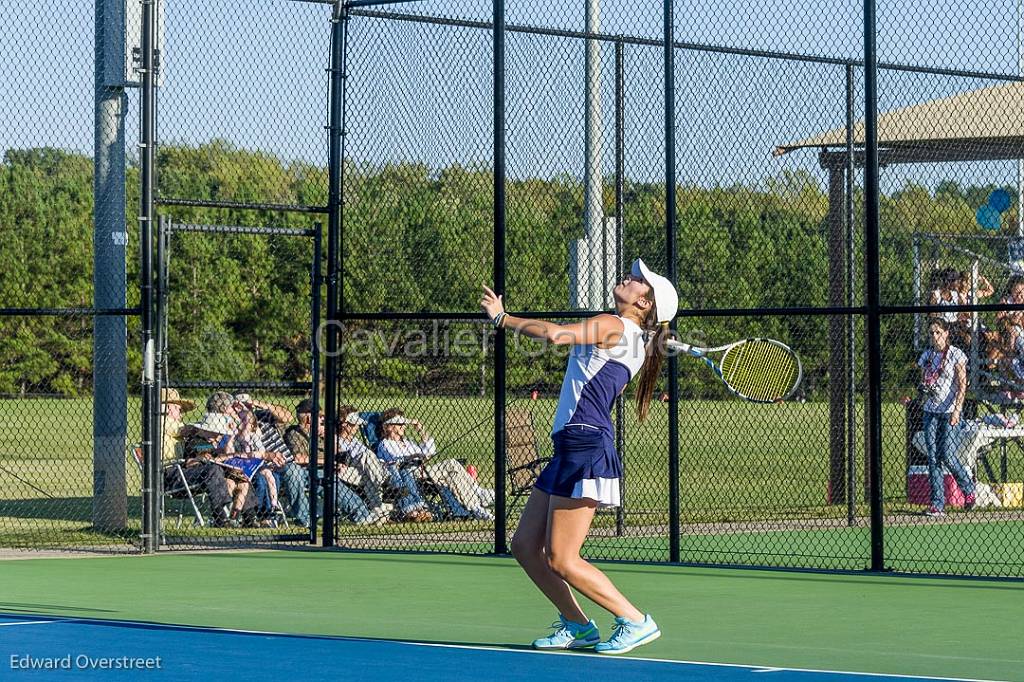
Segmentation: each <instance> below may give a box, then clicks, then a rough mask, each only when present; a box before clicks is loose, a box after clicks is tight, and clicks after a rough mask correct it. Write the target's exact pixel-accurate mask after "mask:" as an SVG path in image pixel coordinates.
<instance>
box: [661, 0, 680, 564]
mask: <svg viewBox="0 0 1024 682" xmlns="http://www.w3.org/2000/svg"><path fill="white" fill-rule="evenodd" d="M673 2H674V0H664V18H663V24H664V25H663V26H662V29H663V33H664V41H665V45H664V47H665V55H664V61H665V254H666V258H667V260H668V262H667V263H666V276H667V277H668V279H669V281H671V282H672V283H673V284H676V281H677V280H676V84H675V72H676V64H675V47H674V45H673V40H674V39H675V13H674V9H675V8H674V7H673ZM675 328H676V322H675V321H674V320H673V321H672V329H673V330H675ZM678 370H679V359H678V358H677V357H676V356H675V355H674V354H673V355H671V356H670V357H669V359H668V477H669V489H668V490H669V497H668V513H669V561H679V537H680V518H679V377H678V374H677V373H678Z"/></svg>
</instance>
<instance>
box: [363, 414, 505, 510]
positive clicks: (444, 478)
mask: <svg viewBox="0 0 1024 682" xmlns="http://www.w3.org/2000/svg"><path fill="white" fill-rule="evenodd" d="M381 425H382V428H383V434H382V437H381V441H380V443H378V445H377V457H379V458H380V459H381V460H382V461H383V462H384V463H385V464H401V463H403V462H405V461H407V460H409V459H411V458H419V459H421V460H422V461H423V462H424V463H425V468H426V472H427V475H428V476H429V477H430V478H431V480H433V481H434V482H436V483H437V484H438V485H440V486H443V487H444V488H447V489H448V491H449V492H450V493H451V497H450V498H449V497H448V496H447V495H445V494H444V493H443V492H442V496H443V497H445V498H446V500H445V501H446V502H447V504H448V506H449V507H450V509H451V511H452V514H453V515H455V516H457V517H458V516H463V517H464V516H469V517H471V518H474V519H480V520H482V521H493V520H494V514H492V513H491V512H490V511H488V510H487V508H486V507H485V505H486V504H487V503H488V502H490V503H493V501H494V492H493V491H489V490H487V489H486V488H481V487H480V486H479V485H477V482H476V481H475V480H473V477H472V476H470V475H469V472H468V471H466V468H465V467H464V466H462V465H461V464H459V462H458V461H457V460H454V459H445V460H442V461H441V462H437V463H433V462H431V463H427V462H428V461H429V460H430V458H431V457H433V456H434V454H436V452H437V446H436V445H435V444H434V439H433V438H432V437H431V436H430V434H428V433H427V431H426V429H424V428H423V424H422V423H421V422H419V421H418V420H415V419H408V418H407V417H406V416H405V415H404V414H403V413H402V411H401V410H399V409H397V408H392V409H390V410H386V411H385V412H384V413H383V414H381ZM406 425H409V426H412V427H413V428H415V429H416V431H417V434H418V435H419V442H416V441H413V440H410V439H409V438H406V437H405V427H406Z"/></svg>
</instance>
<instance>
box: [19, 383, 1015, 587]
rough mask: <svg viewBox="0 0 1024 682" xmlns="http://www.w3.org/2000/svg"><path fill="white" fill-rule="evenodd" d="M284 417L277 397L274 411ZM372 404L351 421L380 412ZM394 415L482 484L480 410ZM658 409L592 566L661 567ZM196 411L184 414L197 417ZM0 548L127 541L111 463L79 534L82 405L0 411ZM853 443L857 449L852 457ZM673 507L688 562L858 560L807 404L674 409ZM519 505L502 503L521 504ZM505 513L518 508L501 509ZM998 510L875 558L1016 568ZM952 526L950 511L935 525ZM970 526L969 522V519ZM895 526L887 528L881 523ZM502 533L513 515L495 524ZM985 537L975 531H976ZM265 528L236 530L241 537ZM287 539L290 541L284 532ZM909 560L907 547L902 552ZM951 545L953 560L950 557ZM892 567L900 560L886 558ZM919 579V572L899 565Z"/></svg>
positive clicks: (863, 532)
mask: <svg viewBox="0 0 1024 682" xmlns="http://www.w3.org/2000/svg"><path fill="white" fill-rule="evenodd" d="M279 402H281V403H282V404H285V405H290V404H291V403H293V402H294V398H293V397H287V398H281V399H280V400H279ZM389 404H390V403H388V404H386V403H384V402H382V401H380V400H367V401H365V402H361V403H358V402H357V406H358V407H359V408H360V409H373V410H375V409H383V408H384V407H387V406H388V405H389ZM401 406H402V407H403V408H404V409H405V411H406V413H407V414H409V415H411V416H415V417H417V418H419V419H421V420H422V421H423V422H424V423H425V424H426V425H427V427H428V430H430V431H431V432H432V434H433V435H434V436H435V438H436V440H437V443H438V448H439V456H445V457H456V458H461V459H465V460H466V461H467V463H471V464H473V465H474V466H476V468H477V469H478V471H479V475H480V479H481V481H482V482H483V483H484V484H485V485H488V486H490V485H493V472H494V464H493V456H492V454H491V453H492V451H493V426H492V421H491V419H492V417H491V415H492V410H493V406H492V402H491V401H489V400H486V399H473V398H432V397H426V398H425V397H420V398H410V399H408V400H405V401H403V402H402V403H401ZM510 407H511V408H512V409H521V410H528V411H529V412H530V413H531V415H532V418H533V421H534V426H535V430H536V433H537V443H538V447H539V453H540V454H541V455H547V454H549V449H550V441H549V440H548V438H547V432H548V430H549V429H550V420H551V418H552V416H553V414H554V409H555V402H554V401H553V400H543V399H542V400H537V401H530V400H517V401H513V403H512V404H511V406H510ZM665 407H666V405H665V404H664V403H660V402H659V403H655V404H654V405H653V406H652V410H651V417H650V418H649V420H648V421H647V422H646V423H644V424H642V425H641V424H637V423H636V420H635V416H634V409H633V407H632V406H631V405H630V406H627V409H626V415H627V421H626V428H625V430H624V433H625V440H626V442H625V448H624V453H625V462H626V470H627V478H626V480H627V484H626V498H625V499H626V504H625V510H626V511H625V527H626V528H625V530H626V533H625V535H624V536H622V537H620V536H616V535H615V533H614V526H615V523H616V519H615V516H614V514H605V515H601V516H600V517H599V519H598V522H597V524H596V525H597V527H598V530H597V532H596V533H595V537H594V538H592V540H591V541H590V543H589V545H588V547H589V548H590V551H591V552H592V553H593V554H595V555H598V556H605V557H609V558H637V559H649V560H664V559H665V558H667V539H666V529H667V525H668V497H669V492H668V489H669V483H668V481H669V479H668V467H669V463H668V456H667V450H668V438H667V432H668V425H667V411H666V409H665ZM137 413H138V404H137V402H134V401H133V403H132V405H131V415H130V416H132V419H130V420H129V440H130V441H132V440H135V439H137V438H138V434H139V431H140V426H139V420H138V419H137V418H135V417H134V415H136V414H137ZM883 414H884V429H883V436H884V453H883V454H884V459H885V468H884V487H885V492H886V499H887V509H886V512H887V514H891V515H895V517H899V516H900V515H901V514H910V513H912V512H915V511H917V510H919V509H920V508H919V507H914V506H912V505H908V504H906V503H905V501H904V472H905V450H904V428H905V427H904V413H903V408H902V406H900V405H897V404H887V405H885V410H884V413H883ZM198 417H199V410H196V411H194V412H192V413H191V414H189V415H186V419H188V418H194V419H198ZM0 424H4V425H6V426H5V428H4V429H3V430H2V431H0V544H2V545H5V546H30V545H34V544H39V543H40V542H41V540H42V539H46V540H47V541H48V544H53V545H57V546H60V545H66V544H76V543H77V544H114V545H116V544H126V543H129V542H131V541H133V539H134V538H135V536H136V535H137V533H138V530H137V528H138V526H137V519H138V516H139V509H140V505H139V502H138V492H137V491H138V489H139V487H140V477H139V473H138V470H137V468H136V467H135V466H134V463H133V462H130V463H129V464H128V465H126V480H127V485H128V488H129V490H128V491H126V497H127V498H128V509H129V519H130V522H129V527H128V528H127V529H125V530H124V531H123V532H115V533H98V532H96V531H94V530H93V529H92V525H91V513H92V495H91V491H92V452H91V443H92V404H91V401H90V400H53V399H37V400H2V401H0ZM859 445H860V444H859ZM1009 465H1010V468H1009V479H1010V480H1022V479H1024V458H1022V457H1020V456H1014V457H1010V459H1009ZM680 471H681V477H680V501H681V515H682V523H683V524H684V542H683V550H684V553H686V554H687V555H688V557H689V558H690V560H693V561H713V562H724V563H773V564H779V563H781V564H784V565H809V566H822V567H843V568H861V567H863V565H864V561H865V559H864V557H865V556H868V555H869V546H870V545H869V532H868V529H867V528H866V527H865V517H866V516H867V513H868V510H867V507H866V505H865V504H864V503H863V501H864V494H863V480H864V476H863V451H862V450H858V452H857V464H856V472H857V483H856V485H855V489H856V491H857V493H858V496H859V503H858V504H857V505H856V507H855V510H854V512H855V513H854V519H853V524H852V527H848V526H847V525H846V524H845V519H846V516H847V508H846V506H845V505H828V504H826V494H827V487H828V472H829V460H828V406H827V405H825V404H822V403H803V404H800V403H787V404H784V405H753V404H749V403H745V402H741V401H732V400H730V401H693V402H684V403H683V404H682V407H681V413H680ZM522 502H523V500H518V501H517V505H521V504H522ZM514 508H518V507H514ZM1007 513H1008V512H1002V513H1001V514H995V515H994V516H992V518H991V519H990V520H991V522H992V523H991V524H979V523H971V524H967V523H962V524H961V523H952V524H942V525H938V526H932V527H931V528H934V529H936V530H922V529H921V528H920V527H918V526H913V525H912V526H909V527H908V528H891V529H890V531H889V533H890V536H889V538H890V542H889V544H890V548H891V549H890V554H889V555H890V557H892V558H893V561H896V562H898V563H899V564H900V565H901V566H904V567H906V568H907V569H910V570H928V568H929V567H931V568H934V567H936V566H941V565H943V563H944V562H945V563H949V562H951V561H953V562H958V563H960V564H962V566H963V567H964V569H965V570H966V567H969V566H975V565H983V564H985V562H986V558H985V557H986V556H987V557H990V558H995V559H997V560H998V561H999V562H1001V563H1006V562H1009V563H1011V564H1012V563H1014V561H1016V563H1017V564H1020V563H1021V559H1020V549H1019V547H1020V546H1021V544H1022V543H1021V542H1020V540H1021V530H1020V528H1019V527H1018V525H1017V521H1016V520H1015V517H1013V518H1010V519H1009V520H1008V519H1006V518H1005V515H1006V514H1007ZM966 518H967V517H965V516H963V515H959V514H952V515H951V519H952V520H954V521H955V520H957V519H963V520H966ZM972 519H977V513H976V514H975V515H972ZM897 525H899V524H897ZM490 528H491V526H490V524H479V523H472V524H470V523H449V524H427V525H422V524H420V525H415V526H413V525H409V524H391V525H388V526H384V527H381V528H377V529H374V531H373V534H372V536H369V537H368V536H367V533H366V531H365V530H364V529H362V528H356V527H354V526H350V525H342V526H341V528H340V531H339V535H340V536H341V539H342V542H343V543H345V542H351V543H352V544H353V545H354V546H365V547H370V548H396V547H417V548H423V549H445V550H453V551H490V550H491V549H492V548H493V540H489V536H490ZM510 528H514V518H513V520H512V522H510ZM983 528H987V529H988V530H982V529H983ZM168 532H169V533H171V534H173V535H175V536H176V537H178V538H179V539H181V540H183V541H191V540H195V541H199V540H201V539H204V538H205V539H207V540H210V541H214V542H233V541H237V532H236V533H235V534H234V535H232V534H231V533H226V532H223V531H213V530H209V529H190V528H188V527H187V523H186V525H185V527H184V528H183V529H181V530H177V529H174V528H168ZM276 532H278V531H271V530H268V531H262V530H260V531H252V532H251V533H250V537H251V538H255V539H258V538H260V537H269V536H270V535H271V534H273V533H276ZM289 532H293V533H294V532H295V529H292V530H291V531H289ZM936 535H937V536H942V537H944V538H946V539H945V540H943V541H942V542H941V543H940V546H942V547H946V548H947V549H946V550H944V551H942V552H941V553H939V554H938V555H929V554H927V553H926V554H925V556H923V557H922V556H921V551H920V548H919V546H920V547H928V546H931V544H932V539H934V538H932V536H936ZM915 548H916V549H915ZM957 548H959V549H957ZM901 557H903V558H901ZM915 567H922V568H915Z"/></svg>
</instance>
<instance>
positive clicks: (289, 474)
mask: <svg viewBox="0 0 1024 682" xmlns="http://www.w3.org/2000/svg"><path fill="white" fill-rule="evenodd" d="M295 417H296V419H297V420H298V424H293V425H291V426H289V427H288V430H287V431H285V432H284V441H285V443H287V444H288V449H289V450H291V453H292V456H293V458H294V459H293V460H292V461H291V462H290V463H289V464H288V465H287V466H286V467H285V468H284V469H283V470H282V471H283V472H284V476H283V480H284V482H285V486H286V490H287V492H288V496H289V499H291V500H292V509H293V510H294V512H293V513H294V515H295V519H296V520H297V521H298V522H299V523H300V524H302V525H303V526H307V527H308V526H309V523H310V513H309V499H308V498H307V497H306V495H305V492H304V491H305V490H306V489H307V486H308V485H309V473H308V472H307V471H306V466H307V465H308V464H309V443H310V437H311V431H312V425H313V401H312V400H310V399H309V398H306V399H305V400H303V401H302V402H300V403H299V404H298V405H296V407H295ZM319 422H320V423H319V425H318V428H317V439H318V441H319V440H322V439H323V437H324V418H323V415H320V419H319ZM295 481H301V484H300V486H301V487H300V486H296V485H295ZM296 488H299V489H298V490H296ZM296 497H298V498H299V504H296ZM334 503H335V506H336V508H337V511H338V513H339V514H341V515H342V516H345V517H348V519H349V520H351V521H352V522H353V523H355V524H356V525H360V526H363V525H368V524H381V523H385V522H387V518H388V515H387V512H385V511H384V510H383V509H381V508H380V507H377V508H375V509H368V508H367V506H366V504H365V503H364V502H363V500H362V498H361V497H359V495H358V494H356V491H354V490H352V488H350V487H348V485H346V484H345V483H344V482H342V481H340V480H339V481H336V482H335V486H334Z"/></svg>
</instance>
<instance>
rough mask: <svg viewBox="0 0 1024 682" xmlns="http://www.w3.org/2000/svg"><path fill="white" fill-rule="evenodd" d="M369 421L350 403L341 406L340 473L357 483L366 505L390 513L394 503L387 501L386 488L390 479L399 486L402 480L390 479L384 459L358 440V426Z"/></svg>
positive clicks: (339, 415) (339, 409)
mask: <svg viewBox="0 0 1024 682" xmlns="http://www.w3.org/2000/svg"><path fill="white" fill-rule="evenodd" d="M366 423H367V422H366V420H365V419H363V418H362V417H360V416H359V412H358V410H356V408H354V407H352V406H351V405H342V406H341V407H340V408H338V477H339V479H341V480H342V481H343V482H345V483H348V484H349V485H352V486H358V488H359V490H360V491H361V492H362V496H363V498H364V499H365V500H366V506H367V507H369V508H371V509H382V510H384V511H385V512H388V513H390V511H391V509H390V507H391V505H388V504H385V502H384V491H383V488H384V486H385V485H387V484H388V483H389V482H391V484H392V486H393V487H394V488H396V489H399V488H401V487H402V483H401V481H400V480H396V481H393V480H391V474H390V473H389V472H388V469H387V467H385V466H384V463H383V462H381V461H380V460H379V459H378V458H377V455H375V454H374V453H373V451H372V450H370V448H368V447H366V446H365V445H363V443H362V442H361V441H360V440H359V437H358V435H357V434H358V433H359V427H361V426H366Z"/></svg>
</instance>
